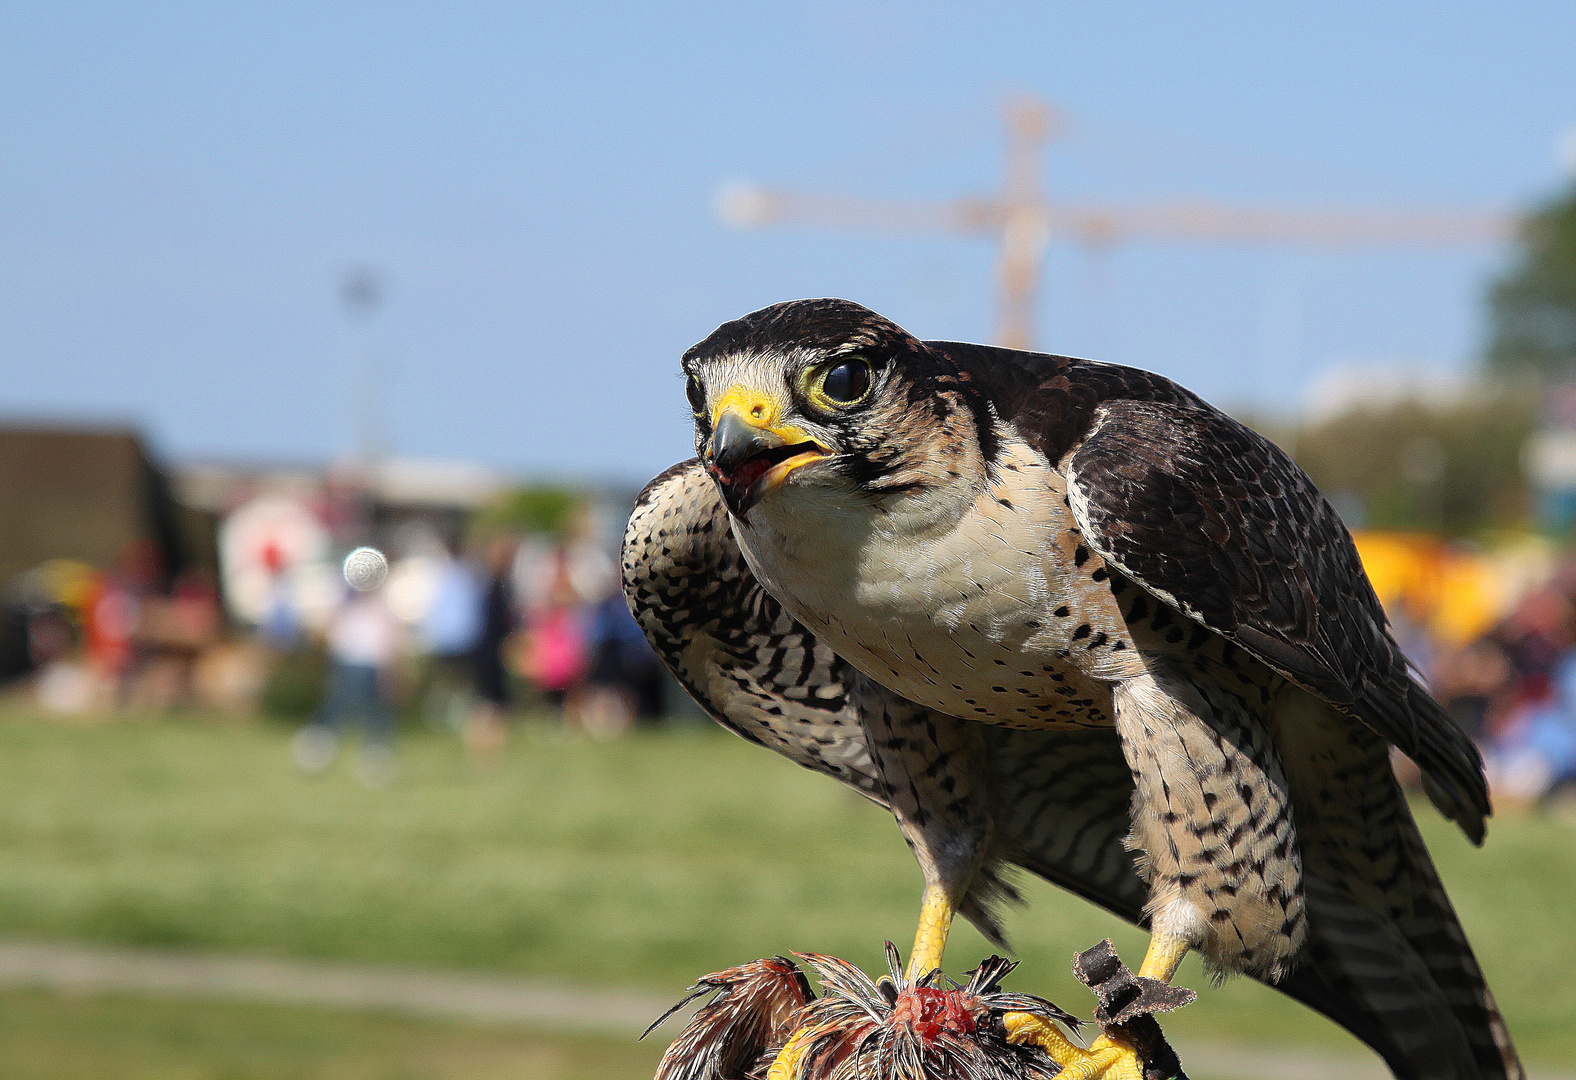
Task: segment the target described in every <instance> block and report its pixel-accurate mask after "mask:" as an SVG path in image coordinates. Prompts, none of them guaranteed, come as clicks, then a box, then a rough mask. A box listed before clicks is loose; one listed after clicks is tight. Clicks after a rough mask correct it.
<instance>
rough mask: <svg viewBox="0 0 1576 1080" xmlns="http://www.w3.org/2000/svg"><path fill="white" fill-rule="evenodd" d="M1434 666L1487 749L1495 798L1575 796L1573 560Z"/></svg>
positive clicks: (1460, 719) (1434, 680)
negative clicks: (1489, 625)
mask: <svg viewBox="0 0 1576 1080" xmlns="http://www.w3.org/2000/svg"><path fill="white" fill-rule="evenodd" d="M1429 674H1430V676H1431V678H1430V682H1431V684H1432V689H1433V690H1434V693H1435V695H1436V696H1437V697H1438V698H1439V699H1440V701H1441V702H1442V703H1443V704H1444V705H1445V707H1446V709H1447V710H1449V712H1450V714H1451V716H1453V717H1454V718H1455V720H1456V722H1457V723H1458V724H1460V725H1461V727H1462V728H1463V730H1465V731H1466V732H1467V734H1469V735H1471V736H1472V738H1473V740H1474V741H1475V742H1477V744H1478V746H1479V747H1480V748H1481V749H1482V751H1483V756H1484V761H1485V763H1486V765H1487V768H1488V774H1489V784H1490V787H1491V788H1492V790H1493V794H1494V800H1495V803H1496V805H1500V806H1507V805H1515V804H1523V805H1526V804H1537V803H1541V802H1544V801H1547V800H1550V799H1556V798H1560V797H1562V796H1565V795H1567V794H1576V561H1569V562H1565V563H1563V564H1561V566H1560V567H1559V569H1558V571H1557V572H1556V573H1555V574H1554V576H1553V577H1552V578H1551V579H1550V580H1549V581H1548V582H1547V583H1546V584H1544V585H1542V586H1541V587H1538V588H1535V589H1533V590H1531V591H1530V592H1528V593H1527V594H1526V595H1525V596H1523V597H1522V598H1521V599H1520V600H1519V601H1518V602H1517V603H1516V604H1515V606H1514V607H1513V608H1512V609H1511V611H1510V614H1509V615H1508V616H1506V617H1505V618H1503V619H1501V620H1500V621H1498V622H1497V623H1495V624H1494V626H1493V627H1492V628H1490V629H1489V630H1488V631H1487V632H1486V633H1484V634H1482V635H1480V636H1478V637H1476V638H1474V639H1473V640H1471V641H1469V642H1467V643H1466V644H1465V645H1464V646H1462V647H1460V648H1457V649H1453V650H1450V651H1446V652H1442V653H1440V654H1439V655H1438V657H1437V659H1435V660H1434V661H1433V663H1432V664H1431V670H1430V671H1429Z"/></svg>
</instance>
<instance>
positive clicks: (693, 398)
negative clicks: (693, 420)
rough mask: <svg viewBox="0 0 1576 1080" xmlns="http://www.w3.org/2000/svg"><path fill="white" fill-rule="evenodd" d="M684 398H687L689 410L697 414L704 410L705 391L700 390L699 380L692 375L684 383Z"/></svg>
mask: <svg viewBox="0 0 1576 1080" xmlns="http://www.w3.org/2000/svg"><path fill="white" fill-rule="evenodd" d="M684 396H685V397H687V398H689V403H690V408H691V409H694V410H695V411H696V412H697V413H701V412H704V411H705V410H706V391H705V390H703V389H701V385H700V380H699V379H697V378H696V377H695V376H693V375H691V376H690V377H689V378H688V379H686V380H685V381H684Z"/></svg>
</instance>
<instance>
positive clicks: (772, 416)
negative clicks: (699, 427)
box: [711, 385, 810, 445]
mask: <svg viewBox="0 0 1576 1080" xmlns="http://www.w3.org/2000/svg"><path fill="white" fill-rule="evenodd" d="M725 412H732V413H735V414H737V415H738V417H739V419H741V420H743V421H744V422H745V423H747V424H749V425H750V426H752V427H758V428H761V429H763V430H766V431H770V432H771V433H772V434H773V435H776V436H777V437H778V438H780V439H782V440H783V442H784V444H787V445H792V444H793V443H801V442H808V441H810V436H808V435H807V434H805V433H804V431H802V430H801V429H799V428H797V427H794V426H793V425H792V424H779V423H778V420H779V419H780V417H781V416H782V403H781V402H780V401H779V400H778V399H777V398H776V397H774V396H772V395H770V394H766V393H763V392H761V391H760V390H755V389H751V388H749V387H745V386H739V385H735V386H731V387H729V388H728V391H727V393H725V394H723V395H722V397H720V398H718V399H717V403H716V404H715V405H714V406H712V410H711V424H712V427H716V426H717V421H718V420H719V419H721V417H722V414H723V413H725Z"/></svg>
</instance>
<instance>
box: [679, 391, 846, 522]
mask: <svg viewBox="0 0 1576 1080" xmlns="http://www.w3.org/2000/svg"><path fill="white" fill-rule="evenodd" d="M826 456H827V454H826V451H825V450H823V449H822V448H821V447H820V446H818V445H817V444H816V443H815V442H814V441H812V440H810V439H809V438H807V437H806V436H805V434H804V433H803V432H802V431H800V430H799V429H797V428H793V427H779V426H777V425H775V424H771V423H769V422H768V423H766V424H762V423H756V422H753V421H752V420H751V419H750V418H749V417H748V416H746V415H744V414H743V413H741V412H739V411H736V410H735V409H732V408H724V409H722V410H720V411H719V412H718V415H717V420H716V423H715V424H714V425H713V427H712V432H711V443H710V444H709V445H708V447H707V454H706V470H707V471H708V472H710V473H711V475H712V476H714V477H716V479H717V482H718V483H719V484H721V485H722V494H723V497H724V498H725V499H726V500H727V502H728V509H729V510H731V511H733V514H734V516H735V517H739V518H744V517H747V516H748V514H749V512H750V508H751V507H752V506H754V505H755V504H756V503H758V502H760V501H761V498H762V497H763V496H765V495H766V494H768V493H770V492H773V491H776V490H777V489H778V488H780V487H782V485H783V481H785V480H787V479H788V474H789V473H791V472H793V470H795V469H797V468H798V467H799V466H801V465H808V464H810V463H811V462H812V461H819V460H820V459H821V458H823V457H826Z"/></svg>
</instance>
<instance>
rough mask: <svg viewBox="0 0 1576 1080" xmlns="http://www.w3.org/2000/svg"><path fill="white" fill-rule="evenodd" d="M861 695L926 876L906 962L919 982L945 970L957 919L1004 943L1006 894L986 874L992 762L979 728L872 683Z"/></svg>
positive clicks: (906, 835)
mask: <svg viewBox="0 0 1576 1080" xmlns="http://www.w3.org/2000/svg"><path fill="white" fill-rule="evenodd" d="M859 690H860V692H861V697H862V698H863V700H864V702H865V706H866V707H865V708H864V709H863V711H862V715H863V719H864V726H865V738H866V741H867V742H868V743H869V746H870V753H871V756H872V757H873V758H874V759H875V763H876V769H877V773H878V774H879V776H880V777H881V780H882V783H883V785H884V788H885V791H884V794H885V795H886V800H887V803H888V804H889V805H890V806H891V808H892V813H893V815H894V816H895V817H896V818H897V823H898V827H899V828H900V829H901V830H902V832H903V839H904V840H906V841H907V842H908V846H909V848H910V849H911V850H912V851H913V852H914V857H915V858H916V859H917V860H918V861H919V868H920V871H921V873H923V874H924V877H925V893H924V899H923V901H922V902H921V905H920V915H919V928H918V930H917V932H916V933H915V935H914V950H913V952H912V953H911V954H910V956H909V962H908V977H909V978H910V979H911V980H918V979H921V978H923V977H924V976H925V975H926V974H927V973H929V972H931V971H933V970H935V969H937V968H939V967H941V958H942V953H943V952H944V950H945V949H946V944H947V935H948V933H949V932H950V930H951V928H952V921H953V918H954V916H955V915H957V914H958V913H959V912H962V913H963V914H965V915H967V916H968V917H969V918H970V919H972V920H973V921H974V923H975V924H976V925H977V926H979V928H980V930H981V931H982V932H984V934H985V935H986V936H987V937H989V938H991V939H992V940H993V941H994V942H996V943H998V944H1001V930H1000V928H999V926H997V924H996V922H995V919H994V917H993V916H992V915H991V913H990V912H989V910H988V902H989V900H990V899H992V898H993V897H992V895H991V894H992V893H993V892H999V891H1000V885H999V883H998V882H997V880H996V878H995V876H994V875H993V874H990V873H989V872H988V870H987V864H988V862H989V858H990V854H989V852H990V846H991V840H992V835H993V831H994V829H993V824H992V821H991V817H990V810H989V805H988V803H987V801H986V798H985V788H986V783H987V778H988V775H989V767H990V760H989V755H988V753H987V750H986V745H985V739H984V732H983V729H982V728H981V727H980V725H978V724H975V723H972V722H970V721H967V720H958V719H955V718H953V717H950V716H943V715H941V714H939V713H933V712H931V711H930V710H929V709H926V708H923V707H922V706H919V705H915V704H914V703H913V702H910V701H906V700H904V699H902V698H899V697H897V696H896V695H893V694H890V693H887V692H885V691H882V690H880V688H879V687H876V686H875V685H874V684H871V683H869V682H868V680H865V681H864V684H863V685H861V686H860V687H859ZM982 871H986V872H984V873H982Z"/></svg>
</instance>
